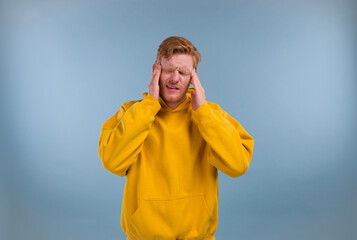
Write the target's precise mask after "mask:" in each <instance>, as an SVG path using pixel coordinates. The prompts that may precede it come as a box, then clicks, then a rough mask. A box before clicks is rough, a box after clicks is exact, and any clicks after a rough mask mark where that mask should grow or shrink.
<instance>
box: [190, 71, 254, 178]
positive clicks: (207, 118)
mask: <svg viewBox="0 0 357 240" xmlns="http://www.w3.org/2000/svg"><path fill="white" fill-rule="evenodd" d="M191 83H192V84H193V85H194V87H195V91H193V92H192V93H191V97H192V109H193V110H194V111H195V112H194V114H195V115H196V118H197V119H198V129H199V131H200V134H201V136H202V137H203V138H204V139H205V141H206V142H207V144H208V146H209V149H208V150H209V152H208V162H209V163H210V164H211V165H213V166H214V167H216V168H217V169H219V170H221V171H222V172H223V173H225V174H227V175H229V176H231V177H238V176H241V175H243V174H244V173H245V172H246V171H247V170H248V167H249V164H250V161H251V159H252V156H253V146H254V139H253V138H252V137H251V136H250V135H249V134H248V133H247V132H246V131H245V130H244V129H243V127H242V126H241V125H240V124H239V123H238V122H237V121H236V120H235V119H234V118H232V117H231V116H229V115H228V114H227V113H226V112H225V111H223V110H222V109H221V108H220V107H219V106H218V105H214V104H212V106H210V104H208V102H206V100H205V99H206V96H205V92H204V89H203V87H202V85H201V83H200V81H199V79H198V77H197V73H196V71H195V70H193V71H192V73H191Z"/></svg>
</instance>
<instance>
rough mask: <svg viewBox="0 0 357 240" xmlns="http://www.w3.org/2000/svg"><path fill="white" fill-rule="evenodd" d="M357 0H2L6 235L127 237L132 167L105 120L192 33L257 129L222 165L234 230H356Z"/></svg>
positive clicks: (227, 104)
mask: <svg viewBox="0 0 357 240" xmlns="http://www.w3.org/2000/svg"><path fill="white" fill-rule="evenodd" d="M356 10H357V4H356V1H352V0H351V1H349V0H325V1H322V0H309V1H307V0H302V1H297V0H296V1H293V0H290V1H286V0H284V1H283V0H264V1H263V0H261V1H257V0H255V1H248V0H247V1H243V0H240V1H233V0H231V1H229V0H224V1H219V2H218V1H163V0H162V1H161V0H153V1H143V0H133V1H129V0H127V1H115V0H106V1H100V0H87V1H84V0H61V1H60V0H49V1H39V0H32V1H25V0H2V1H1V3H0V27H1V28H0V36H1V37H0V51H1V52H0V53H1V54H0V79H1V86H0V87H1V88H0V94H1V96H0V100H1V101H0V106H1V125H0V130H1V138H0V141H1V144H0V150H1V155H0V158H1V168H0V239H4V240H5V239H9V240H10V239H11V240H13V239H21V240H22V239H27V240H32V239H36V240H38V239H45V240H47V239H51V240H57V239H61V240H62V239H68V240H71V239H73V240H78V239H86V240H90V239H93V240H96V239H124V238H125V235H124V233H123V232H122V230H121V226H120V211H121V201H122V194H123V189H124V184H125V178H120V177H118V176H116V175H113V174H111V173H110V172H108V171H106V170H105V169H104V168H103V167H102V164H101V162H100V159H99V157H98V148H97V147H98V139H99V133H100V127H101V125H102V124H103V123H104V122H105V120H107V119H108V118H109V117H111V116H112V115H113V114H114V113H115V112H116V111H117V110H118V109H119V107H120V105H121V103H123V102H125V101H128V100H135V99H140V98H141V94H142V92H145V91H147V85H148V82H149V80H150V76H151V67H152V64H153V62H154V61H155V56H156V51H157V48H158V46H159V44H160V43H161V41H162V40H164V39H165V38H166V37H168V36H172V35H179V36H183V37H186V38H188V39H189V40H191V41H192V42H193V44H194V45H196V47H197V48H198V49H199V51H200V52H201V54H202V58H203V61H202V63H201V64H200V65H199V67H198V76H199V78H200V80H201V82H202V84H203V86H204V88H205V91H206V95H207V100H208V101H212V102H216V103H218V104H219V105H220V106H221V107H222V108H223V109H224V110H226V111H227V112H228V113H230V115H232V116H233V117H234V118H236V119H237V120H238V121H239V122H240V123H241V124H242V125H243V126H244V128H245V129H246V130H247V131H248V132H249V133H250V134H251V135H252V136H253V137H254V138H255V140H256V142H255V151H254V155H253V159H252V163H251V166H250V168H249V170H248V172H247V173H246V174H245V175H244V176H242V177H240V178H236V179H233V178H230V177H228V176H225V175H224V174H220V176H219V178H220V179H219V180H220V205H219V225H218V230H217V233H216V237H217V239H218V240H231V239H252V240H256V239H268V240H269V239H274V240H276V239H289V240H290V239H305V240H306V239H356V237H357V230H356V228H357V226H356V222H357V217H356V216H357V206H356V202H357V187H356V183H357V181H356V180H357V176H356V170H357V164H356V157H357V150H356V147H357V146H356V138H357V131H356V122H357V121H356V120H357V119H356V116H357V115H356V113H357V108H356V103H357V101H356V90H357V88H356V87H357V86H356V82H357V81H356V80H357V44H356V43H357V30H356V29H357V11H356Z"/></svg>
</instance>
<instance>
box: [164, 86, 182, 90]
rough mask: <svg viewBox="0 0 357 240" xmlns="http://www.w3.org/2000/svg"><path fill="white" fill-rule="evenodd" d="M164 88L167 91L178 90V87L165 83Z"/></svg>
mask: <svg viewBox="0 0 357 240" xmlns="http://www.w3.org/2000/svg"><path fill="white" fill-rule="evenodd" d="M166 88H167V89H168V90H169V91H178V90H179V88H177V87H174V86H171V85H166Z"/></svg>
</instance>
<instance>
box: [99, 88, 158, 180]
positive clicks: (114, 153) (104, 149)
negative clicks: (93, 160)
mask: <svg viewBox="0 0 357 240" xmlns="http://www.w3.org/2000/svg"><path fill="white" fill-rule="evenodd" d="M125 106H126V105H125V104H123V105H122V106H121V108H120V110H119V111H118V112H117V113H116V114H114V115H113V116H112V117H111V118H110V119H108V120H107V121H106V122H105V123H104V124H103V126H102V128H101V132H100V137H99V148H98V153H99V157H100V159H101V160H102V163H103V166H104V168H105V169H107V170H109V171H110V172H112V173H114V174H117V175H119V176H122V177H123V176H125V175H126V173H127V170H128V169H129V167H130V166H131V165H132V164H133V163H134V162H135V161H136V159H137V157H138V155H139V153H140V152H141V146H142V144H143V142H144V140H145V139H146V137H147V136H148V134H149V130H150V127H151V125H152V123H153V122H154V120H155V115H156V114H157V112H158V111H159V110H160V108H161V106H160V103H159V102H158V101H157V99H155V98H154V97H153V96H151V95H147V96H146V97H144V99H143V100H142V101H139V102H136V103H134V104H132V105H131V106H130V107H128V109H126V107H125Z"/></svg>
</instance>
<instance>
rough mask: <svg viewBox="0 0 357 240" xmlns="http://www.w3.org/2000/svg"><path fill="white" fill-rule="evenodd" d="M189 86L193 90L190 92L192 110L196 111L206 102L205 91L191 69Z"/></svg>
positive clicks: (194, 71)
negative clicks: (190, 85) (191, 86)
mask: <svg viewBox="0 0 357 240" xmlns="http://www.w3.org/2000/svg"><path fill="white" fill-rule="evenodd" d="M191 84H193V87H194V88H195V90H194V91H192V92H191V97H192V101H191V103H192V109H193V110H195V111H196V110H197V109H198V108H199V107H200V106H201V105H202V104H204V103H205V102H206V95H205V90H204V89H203V87H202V85H201V82H200V80H199V79H198V77H197V73H196V69H195V68H194V69H192V72H191Z"/></svg>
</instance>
